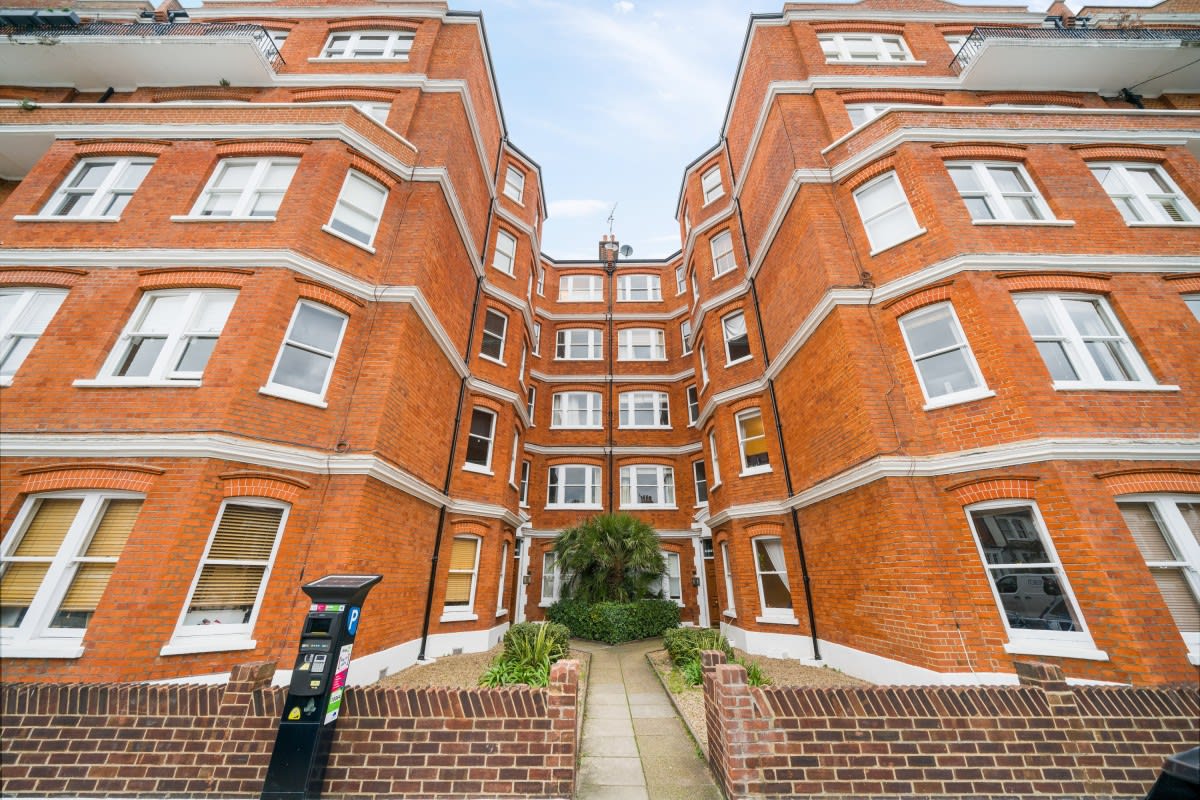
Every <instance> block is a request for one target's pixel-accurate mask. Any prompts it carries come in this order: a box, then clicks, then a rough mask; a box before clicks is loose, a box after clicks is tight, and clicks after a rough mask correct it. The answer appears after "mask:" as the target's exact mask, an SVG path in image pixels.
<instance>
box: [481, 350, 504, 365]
mask: <svg viewBox="0 0 1200 800" xmlns="http://www.w3.org/2000/svg"><path fill="white" fill-rule="evenodd" d="M479 357H480V358H482V359H483V360H484V361H490V362H492V363H493V364H499V365H500V366H502V367H507V366H508V364H506V363H504V362H503V361H502V360H500V359H498V358H496V357H495V356H489V355H488V354H487V353H480V354H479Z"/></svg>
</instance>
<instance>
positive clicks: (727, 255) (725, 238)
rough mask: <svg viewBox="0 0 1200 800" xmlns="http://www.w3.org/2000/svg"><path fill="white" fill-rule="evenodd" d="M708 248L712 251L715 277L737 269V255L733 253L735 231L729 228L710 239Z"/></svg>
mask: <svg viewBox="0 0 1200 800" xmlns="http://www.w3.org/2000/svg"><path fill="white" fill-rule="evenodd" d="M718 244H719V245H720V249H719V250H718ZM725 245H728V247H726V246H725ZM708 249H709V251H710V252H711V253H712V262H713V278H714V279H716V278H719V277H721V276H722V275H728V274H729V273H730V272H733V271H734V270H735V269H737V257H736V256H734V254H733V233H732V232H731V231H730V230H729V229H728V228H726V229H725V230H723V231H721V232H720V233H718V234H717V235H716V236H713V237H712V238H711V239H709V240H708Z"/></svg>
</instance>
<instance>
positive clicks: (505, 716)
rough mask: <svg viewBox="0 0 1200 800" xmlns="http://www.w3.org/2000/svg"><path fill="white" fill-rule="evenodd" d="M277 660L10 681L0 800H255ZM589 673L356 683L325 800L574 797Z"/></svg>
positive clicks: (276, 699)
mask: <svg viewBox="0 0 1200 800" xmlns="http://www.w3.org/2000/svg"><path fill="white" fill-rule="evenodd" d="M274 671H275V665H274V664H250V665H244V666H241V667H238V668H237V669H235V670H234V671H233V674H232V676H231V677H230V680H229V683H228V684H226V685H225V686H183V685H151V684H95V685H51V684H14V685H8V686H4V687H3V689H2V693H0V709H2V711H3V720H2V721H0V754H2V757H3V759H2V765H3V771H2V774H0V795H3V796H5V797H19V796H21V795H39V796H72V797H73V796H79V795H101V794H103V795H106V796H114V797H120V796H125V797H131V796H135V795H141V796H147V795H152V796H154V797H163V798H183V797H192V798H205V797H222V798H234V797H254V798H257V797H258V796H259V793H260V792H261V791H262V785H263V780H264V778H265V776H266V769H267V763H268V762H269V761H270V756H271V749H272V747H273V745H274V742H275V733H276V729H277V727H278V723H279V717H280V714H281V712H282V705H283V701H284V699H285V697H286V691H285V690H284V689H281V688H271V687H270V686H269V685H268V684H269V683H270V680H271V677H272V675H273V674H274ZM578 686H579V664H578V663H577V662H574V661H560V662H558V663H557V664H555V665H554V666H553V667H552V668H551V671H550V686H549V688H546V689H535V688H530V687H526V686H520V687H506V688H503V689H428V688H420V689H402V688H383V687H362V688H351V689H349V690H348V691H347V692H346V695H345V700H344V703H343V706H342V709H343V711H342V716H341V718H340V719H339V720H338V723H337V733H336V737H335V739H334V744H333V750H332V753H331V755H330V760H329V768H328V769H327V771H326V774H325V784H324V796H325V797H326V798H332V799H333V800H337V798H350V797H354V798H371V797H384V796H386V797H389V798H393V797H429V796H432V795H437V796H438V797H447V798H452V797H464V798H467V797H471V798H474V797H479V796H489V797H570V796H571V793H572V790H573V788H574V782H575V760H576V749H577V744H578V738H577V734H576V716H577V711H578Z"/></svg>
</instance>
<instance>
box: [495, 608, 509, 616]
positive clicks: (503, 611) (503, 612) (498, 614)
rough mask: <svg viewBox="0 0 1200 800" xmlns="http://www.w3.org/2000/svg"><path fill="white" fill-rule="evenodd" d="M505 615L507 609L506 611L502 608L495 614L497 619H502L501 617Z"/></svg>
mask: <svg viewBox="0 0 1200 800" xmlns="http://www.w3.org/2000/svg"><path fill="white" fill-rule="evenodd" d="M507 613H508V609H507V608H502V609H500V610H499V611H497V612H496V616H497V617H503V616H504V615H505V614H507Z"/></svg>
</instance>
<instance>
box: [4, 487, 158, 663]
mask: <svg viewBox="0 0 1200 800" xmlns="http://www.w3.org/2000/svg"><path fill="white" fill-rule="evenodd" d="M76 499H78V500H79V501H80V505H79V508H78V510H77V511H76V512H75V515H74V517H72V519H71V523H70V525H68V527H67V530H66V532H65V533H64V534H63V539H62V541H61V542H60V543H59V545H58V549H57V550H55V552H54V554H53V555H51V556H49V557H48V558H47V557H44V556H16V555H14V554H15V553H16V551H17V549H18V548H19V547H20V544H21V540H22V539H24V537H25V535H26V533H28V529H29V525H30V523H32V522H33V520H34V519H35V518H36V516H37V512H38V510H40V508H41V506H42V503H43V501H45V500H76ZM111 500H138V501H140V502H142V504H143V507H144V504H145V500H146V497H145V495H144V494H141V493H139V492H128V491H119V490H113V489H71V490H64V491H50V492H38V493H34V494H29V495H27V496H26V497H25V499H24V501H23V502H22V504H21V507H20V509H19V510H18V511H17V515H16V517H15V518H14V519H13V523H12V526H11V527H10V528H9V530H8V533H9V535H7V536H5V537H4V540H3V541H2V542H0V557H2V559H0V572H2V573H4V574H7V571H8V565H10V564H22V563H39V562H46V561H48V562H49V563H48V564H47V567H46V573H45V574H44V575H43V576H42V579H41V581H40V583H39V584H38V588H37V590H36V591H35V592H34V595H33V598H32V599H31V600H30V603H29V608H28V610H27V611H26V612H25V615H24V617H23V618H22V620H21V621H20V622H19V623H18V624H17V625H14V626H9V627H2V628H0V645H3V649H4V655H5V656H6V657H9V658H79V657H80V656H82V655H83V639H84V637H85V636H86V635H87V627H83V628H65V627H64V628H52V627H51V623H52V622H53V619H54V616H55V615H56V614H57V613H58V611H59V608H60V606H61V605H62V602H63V601H64V600H65V599H66V596H67V592H68V591H69V590H70V588H71V585H72V582H73V581H74V578H75V576H76V574H77V572H78V568H79V565H80V564H87V563H105V564H107V563H111V564H113V565H114V569H115V565H116V564H118V563H120V560H121V555H123V552H122V554H119V555H117V556H87V555H86V553H87V549H88V547H89V546H90V545H91V542H92V537H93V535H94V533H95V531H96V529H97V528H98V527H99V525H100V522H101V521H102V520H103V518H104V514H105V513H106V512H107V510H108V504H109V501H111ZM138 513H139V515H140V513H141V510H140V509H139V512H138ZM134 524H135V526H136V524H137V523H136V521H135V523H134ZM126 545H128V540H127V541H126V543H125V545H122V551H124V547H125V546H126ZM25 559H31V560H30V561H26V560H25ZM33 559H36V561H33ZM105 591H107V587H106V589H105Z"/></svg>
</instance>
